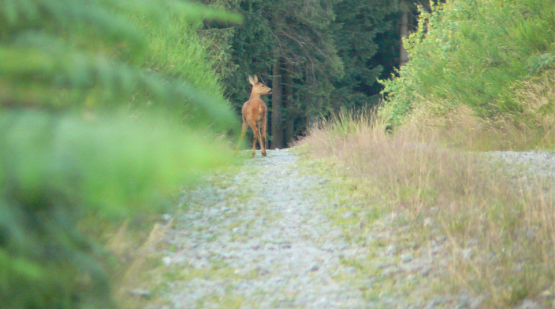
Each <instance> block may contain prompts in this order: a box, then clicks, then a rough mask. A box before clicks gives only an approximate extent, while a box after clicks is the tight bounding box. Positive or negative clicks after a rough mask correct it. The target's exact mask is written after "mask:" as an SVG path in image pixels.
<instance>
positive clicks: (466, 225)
mask: <svg viewBox="0 0 555 309" xmlns="http://www.w3.org/2000/svg"><path fill="white" fill-rule="evenodd" d="M462 116H464V117H469V116H468V115H462ZM464 117H463V118H464ZM460 120H461V119H459V120H457V121H460ZM474 123H476V122H473V123H472V126H471V127H472V129H473V130H474V129H475V130H476V132H472V130H469V131H471V133H470V134H469V137H471V136H472V134H477V132H479V129H480V128H478V127H473V126H474ZM422 125H424V127H423V126H422ZM426 125H429V121H428V122H427V121H422V122H421V123H420V127H418V124H416V123H415V124H414V126H406V127H405V128H404V129H401V130H399V131H397V132H396V133H394V134H388V133H384V132H385V124H384V123H383V122H381V121H380V119H377V118H375V117H373V114H372V113H369V114H359V113H354V112H346V111H342V112H341V113H339V115H338V116H337V117H336V118H335V119H332V120H330V121H327V122H322V123H321V124H320V125H319V126H318V127H314V128H313V129H312V130H311V131H310V132H309V135H308V137H307V138H305V139H304V140H303V141H302V142H301V143H302V145H303V147H307V148H308V149H309V152H310V153H311V154H312V156H314V157H316V158H322V159H330V158H331V159H333V160H335V161H336V162H338V163H339V165H340V166H341V168H340V169H339V170H340V173H342V174H344V175H346V176H349V177H354V178H358V179H359V180H360V181H362V182H363V183H365V184H366V186H367V188H369V189H371V192H373V194H378V195H380V198H382V199H383V200H385V201H387V203H384V204H383V205H382V206H379V205H378V206H372V207H378V208H379V207H383V208H382V209H378V211H379V212H382V213H383V212H386V213H387V212H391V211H394V212H398V213H402V214H403V215H404V217H405V218H406V219H407V221H406V222H408V223H407V225H409V226H410V230H409V232H408V233H410V234H411V235H413V236H412V237H414V238H415V239H414V241H416V242H417V243H420V244H421V245H424V244H425V243H426V242H427V241H429V240H431V236H430V235H429V234H428V233H427V232H426V231H427V230H429V228H423V227H424V226H425V224H422V222H423V221H424V220H427V221H428V222H434V223H433V226H434V228H436V229H439V230H440V231H441V233H443V234H444V235H446V236H447V237H448V239H449V245H448V246H449V248H447V251H446V252H448V254H451V256H450V257H449V258H448V260H449V261H450V262H449V267H448V268H447V270H448V272H447V275H446V276H445V279H444V280H445V285H446V286H450V287H452V288H453V289H456V288H457V287H458V288H464V289H465V290H471V291H473V292H474V293H475V294H476V295H480V296H484V297H485V301H484V302H483V304H484V306H485V307H484V308H509V307H513V306H516V305H517V304H519V302H521V301H522V300H523V299H526V298H534V299H536V298H537V299H539V298H541V297H544V296H549V295H551V296H553V295H555V286H554V278H555V262H554V261H555V210H554V204H555V200H554V197H553V191H552V190H551V192H542V191H541V189H539V188H542V187H547V188H551V187H550V186H548V185H547V184H544V183H542V182H543V181H545V180H543V179H534V178H533V177H528V179H532V181H533V183H527V182H526V181H525V180H524V179H519V178H518V177H510V176H507V175H505V172H504V169H503V167H502V166H499V165H496V164H492V163H491V162H489V161H488V160H486V159H485V158H484V157H483V156H481V155H480V154H478V153H476V152H464V151H458V150H453V149H450V148H447V147H444V146H441V145H445V143H444V141H445V140H446V139H447V138H449V136H446V134H462V135H464V134H463V133H462V131H459V132H453V131H450V132H447V133H446V131H440V130H434V129H432V127H431V126H428V127H426ZM479 125H480V126H482V125H484V124H479ZM458 130H462V128H458ZM472 141H473V139H472V138H470V139H468V140H466V141H465V139H464V138H460V139H459V143H461V142H467V143H468V142H472ZM459 146H461V145H459ZM465 146H469V145H462V146H461V147H463V148H464V147H465ZM470 146H472V147H473V145H470ZM512 176H518V174H517V175H512ZM361 190H364V189H361ZM392 205H393V206H392ZM391 207H393V208H394V209H391ZM430 219H431V221H430ZM428 238H429V239H428ZM463 251H464V252H467V253H468V254H460V252H463ZM541 295H543V296H541ZM540 300H541V301H547V300H546V299H545V298H542V299H540Z"/></svg>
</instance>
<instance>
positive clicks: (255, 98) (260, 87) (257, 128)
mask: <svg viewBox="0 0 555 309" xmlns="http://www.w3.org/2000/svg"><path fill="white" fill-rule="evenodd" d="M249 83H251V85H252V91H251V97H250V98H249V100H248V101H247V102H245V104H243V109H242V110H241V113H242V115H243V128H242V130H241V137H240V138H239V145H237V150H239V146H240V145H241V141H242V140H243V136H244V135H245V132H247V124H248V125H249V126H250V127H251V129H252V131H253V139H252V156H253V157H254V155H255V153H256V142H257V141H258V143H259V144H260V149H261V152H262V155H263V156H266V111H267V107H266V103H264V101H262V99H260V96H261V95H267V94H271V93H272V89H270V88H269V87H267V86H265V85H264V84H262V83H261V82H259V81H258V77H257V76H256V74H255V75H254V78H253V77H250V76H249Z"/></svg>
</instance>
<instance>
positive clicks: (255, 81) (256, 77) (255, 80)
mask: <svg viewBox="0 0 555 309" xmlns="http://www.w3.org/2000/svg"><path fill="white" fill-rule="evenodd" d="M254 83H255V84H256V83H258V76H256V74H254Z"/></svg>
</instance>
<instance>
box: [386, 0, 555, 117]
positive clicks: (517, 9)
mask: <svg viewBox="0 0 555 309" xmlns="http://www.w3.org/2000/svg"><path fill="white" fill-rule="evenodd" d="M405 43H406V46H407V50H408V52H409V55H410V62H409V63H408V64H406V65H405V66H403V67H401V68H400V70H399V71H398V76H397V77H394V78H392V79H391V80H386V81H382V82H383V84H384V85H385V92H387V93H388V100H387V103H386V105H385V107H384V109H383V110H382V113H383V114H384V115H385V116H386V117H387V118H388V119H389V121H390V122H391V123H393V124H400V123H402V122H403V121H404V119H405V117H406V116H407V115H408V114H410V113H411V111H412V110H413V109H414V108H415V107H417V106H421V105H425V104H426V102H431V101H433V102H436V103H437V102H439V103H440V104H439V106H440V107H439V108H438V107H437V104H434V106H436V107H435V108H433V109H431V110H430V113H436V114H438V115H442V113H444V112H445V111H448V110H450V109H451V108H453V107H456V106H459V105H467V106H469V107H470V108H472V110H473V111H474V112H475V113H476V115H478V116H480V117H483V118H487V119H489V118H495V117H498V116H509V117H513V116H518V115H519V114H520V113H521V112H522V110H523V108H522V106H521V104H519V102H517V101H515V99H514V93H513V89H514V85H515V84H516V83H518V82H522V81H525V80H526V79H528V78H529V77H530V76H531V75H537V74H540V72H541V71H543V70H545V69H548V68H553V67H554V66H555V61H554V60H553V59H554V57H555V10H554V9H553V2H552V1H551V0H515V1H502V0H478V1H477V0H461V1H447V3H445V4H442V5H439V6H436V7H434V10H433V12H432V13H426V12H422V14H421V17H420V27H419V29H418V31H417V32H415V33H413V34H412V35H410V37H409V39H408V40H406V41H405Z"/></svg>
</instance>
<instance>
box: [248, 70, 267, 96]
mask: <svg viewBox="0 0 555 309" xmlns="http://www.w3.org/2000/svg"><path fill="white" fill-rule="evenodd" d="M249 83H251V85H252V92H251V96H252V95H256V96H261V95H265V94H271V93H272V89H271V88H270V87H268V86H266V85H264V84H263V83H261V82H259V81H258V76H256V74H254V77H251V76H249Z"/></svg>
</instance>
